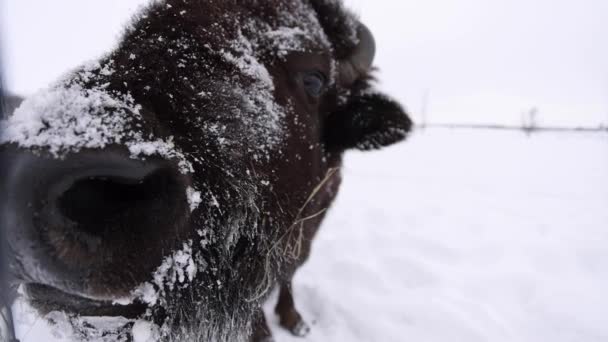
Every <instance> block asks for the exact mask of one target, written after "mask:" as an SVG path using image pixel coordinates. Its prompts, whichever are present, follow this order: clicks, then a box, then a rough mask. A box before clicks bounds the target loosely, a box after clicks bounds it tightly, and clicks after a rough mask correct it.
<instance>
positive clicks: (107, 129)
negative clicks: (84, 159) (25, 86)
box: [0, 85, 140, 156]
mask: <svg viewBox="0 0 608 342" xmlns="http://www.w3.org/2000/svg"><path fill="white" fill-rule="evenodd" d="M139 110H140V107H139V106H137V105H135V104H134V103H133V99H132V98H131V97H130V96H129V95H124V96H122V97H117V96H113V95H110V94H108V93H107V92H105V91H103V90H100V89H84V88H82V87H80V86H78V85H74V86H71V87H68V88H64V87H56V88H51V89H49V90H43V91H40V92H39V93H37V94H36V95H34V96H32V97H30V98H28V99H27V100H25V101H24V102H23V104H22V105H21V106H20V107H19V108H17V109H16V110H15V112H14V114H13V115H12V116H11V117H10V118H9V119H7V120H6V121H4V122H3V123H2V127H1V128H2V130H3V132H2V135H1V136H0V143H16V144H18V145H19V146H20V147H23V148H35V147H37V148H42V147H46V148H48V150H49V152H50V153H52V154H53V155H55V156H59V155H60V154H63V153H66V152H70V151H74V152H75V151H78V150H80V149H82V148H104V147H105V146H106V145H108V144H113V143H120V142H121V140H123V138H124V127H125V125H126V123H127V121H128V115H131V116H133V115H134V116H138V115H139Z"/></svg>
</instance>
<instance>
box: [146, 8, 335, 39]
mask: <svg viewBox="0 0 608 342" xmlns="http://www.w3.org/2000/svg"><path fill="white" fill-rule="evenodd" d="M155 10H156V12H157V13H159V12H160V13H162V14H161V15H160V17H161V18H162V19H161V20H163V21H167V22H172V24H169V25H170V26H172V27H171V28H170V29H175V27H180V26H181V27H180V29H184V28H188V29H192V30H194V31H195V34H196V36H197V37H199V38H200V39H201V40H203V41H205V42H207V43H209V44H210V46H212V47H213V48H226V47H228V48H229V47H230V46H232V45H234V43H235V42H236V43H238V40H241V39H242V38H243V37H245V38H246V39H247V40H249V41H252V42H253V43H254V44H255V45H257V46H260V47H261V46H263V47H267V48H269V49H272V50H273V51H277V50H291V51H293V50H296V51H303V50H305V49H331V44H330V43H329V40H328V38H327V35H326V34H325V32H324V30H323V27H322V25H321V24H320V23H319V20H318V16H317V13H316V12H315V10H314V8H313V7H312V6H311V5H310V3H309V2H308V1H298V0H295V1H294V0H289V1H284V0H257V1H251V0H249V1H203V0H200V1H185V0H169V1H167V2H166V3H160V4H157V7H156V8H155ZM167 19H170V20H167Z"/></svg>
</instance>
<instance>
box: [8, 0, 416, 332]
mask: <svg viewBox="0 0 608 342" xmlns="http://www.w3.org/2000/svg"><path fill="white" fill-rule="evenodd" d="M374 54H375V43H374V38H373V36H372V34H371V32H370V31H369V29H368V28H366V26H364V25H363V24H362V23H360V21H359V20H358V19H357V17H356V16H355V15H353V14H352V12H350V11H349V10H348V9H346V8H345V6H344V5H343V4H342V2H341V1H339V0H255V1H241V0H222V1H217V0H162V1H161V0H159V1H153V2H152V3H151V4H149V5H148V6H147V7H146V8H145V9H143V10H142V11H141V12H140V13H139V14H138V15H137V16H136V17H135V18H134V20H133V22H132V23H131V24H130V25H129V26H128V28H127V29H126V30H125V33H124V35H123V37H122V38H121V40H120V42H119V44H118V45H117V47H116V48H114V49H113V50H112V51H111V52H109V53H108V54H107V55H105V56H103V57H102V58H100V59H99V60H98V61H95V62H91V63H87V64H85V65H84V66H81V67H79V68H77V69H75V70H74V71H72V72H70V73H69V74H67V75H66V76H65V77H63V78H62V79H61V80H59V81H57V82H56V83H55V84H53V85H52V86H50V87H49V88H48V89H45V90H43V91H40V92H38V93H37V94H35V95H33V96H31V97H30V98H28V99H26V100H25V101H24V102H23V103H21V105H19V106H18V108H17V109H16V110H14V113H13V114H12V115H10V116H9V117H8V118H6V119H5V120H4V121H3V124H2V129H3V133H2V136H1V139H0V143H2V147H1V154H2V166H1V168H0V179H1V182H2V185H1V189H0V190H1V191H0V194H1V195H0V196H1V201H0V202H1V203H0V222H1V225H2V228H3V229H5V230H6V231H7V234H8V240H9V241H8V243H9V247H10V250H11V252H12V253H11V254H12V255H13V257H12V260H11V269H12V272H13V273H14V274H15V277H16V279H17V280H16V281H17V282H18V283H19V284H22V285H23V286H22V288H23V292H24V293H25V296H26V298H27V300H28V301H29V303H31V305H32V306H34V307H35V308H36V309H37V310H38V311H39V312H40V313H41V314H49V313H52V315H48V316H47V317H51V318H53V319H57V317H58V315H60V314H58V313H63V315H64V316H62V317H67V319H68V321H69V323H71V325H72V326H73V328H74V334H75V336H77V337H79V338H81V339H83V340H87V339H89V338H92V337H94V336H100V335H99V334H102V335H103V336H104V338H108V336H115V339H116V340H120V341H122V340H125V339H130V338H132V337H133V336H131V335H137V334H140V335H141V334H142V331H144V332H146V333H148V334H152V336H154V337H155V338H156V339H158V340H166V341H263V340H271V333H270V330H269V329H268V327H267V325H266V322H265V318H264V315H263V313H262V310H261V304H262V303H263V302H264V300H265V299H267V297H268V295H269V293H270V292H272V291H273V289H275V288H278V289H279V300H278V304H277V306H276V313H277V314H278V316H279V318H280V324H281V325H282V326H283V327H285V328H286V329H289V330H290V331H291V332H293V333H294V334H296V335H303V334H305V333H306V332H307V331H308V327H307V325H306V323H305V322H304V321H303V319H302V317H301V316H300V314H299V313H298V311H297V310H296V308H295V306H294V299H293V296H292V287H291V279H292V277H293V275H294V273H295V271H296V269H297V268H298V267H299V266H300V265H301V264H302V263H303V262H304V261H305V260H306V259H307V257H308V255H309V252H310V248H311V242H312V240H313V238H314V236H315V233H316V232H317V230H318V228H319V226H320V224H321V222H322V220H323V218H324V216H325V214H326V213H327V210H328V209H329V207H330V206H331V204H332V201H333V200H334V198H335V197H336V194H337V193H338V188H339V186H340V179H341V178H340V168H341V165H342V155H343V153H344V152H345V151H346V150H349V149H359V150H373V149H378V148H381V147H383V146H387V145H390V144H393V143H396V142H399V141H401V140H402V139H404V138H405V137H406V136H407V134H408V132H409V131H410V129H411V126H412V122H411V121H410V119H409V118H408V116H407V114H406V112H405V111H404V110H403V108H402V107H401V106H400V105H399V104H398V103H397V102H395V101H394V100H392V99H390V98H389V97H388V96H386V95H384V94H382V93H380V92H378V91H377V90H375V88H374V85H373V83H374V78H373V68H372V63H373V58H374ZM13 100H14V99H13ZM379 167H380V166H379ZM100 316H103V317H122V318H123V319H122V320H121V322H122V323H121V324H119V325H117V326H114V327H113V328H112V329H110V330H111V331H109V330H108V331H104V332H101V333H100V332H99V331H98V330H99V329H102V328H99V327H96V326H95V325H94V324H90V323H87V322H86V319H85V317H100ZM136 340H137V339H136Z"/></svg>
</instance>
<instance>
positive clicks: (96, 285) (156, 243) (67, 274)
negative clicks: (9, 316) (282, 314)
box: [1, 147, 190, 299]
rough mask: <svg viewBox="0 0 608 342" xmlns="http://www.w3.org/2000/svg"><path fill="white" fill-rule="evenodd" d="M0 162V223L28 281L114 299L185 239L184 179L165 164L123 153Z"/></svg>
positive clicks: (19, 153)
mask: <svg viewBox="0 0 608 342" xmlns="http://www.w3.org/2000/svg"><path fill="white" fill-rule="evenodd" d="M4 158H5V160H10V165H11V168H10V169H9V170H6V171H5V172H3V175H4V176H5V177H3V178H4V184H3V190H4V191H5V193H6V196H4V198H5V200H4V202H3V203H1V205H2V210H1V212H2V218H1V219H2V221H3V222H2V223H3V226H6V227H7V228H8V229H9V231H10V232H9V233H10V234H9V236H11V237H12V239H11V241H10V243H11V246H12V248H13V249H14V250H16V251H19V253H18V258H19V260H17V261H18V262H17V264H18V265H19V266H20V267H18V273H20V274H18V276H20V277H21V278H23V279H24V280H25V281H26V282H30V283H37V284H44V285H48V286H51V287H54V288H57V289H59V290H62V291H65V292H68V293H74V294H79V295H83V296H86V297H90V298H95V299H114V298H117V297H121V296H124V295H127V294H128V293H129V291H130V290H132V289H133V288H134V287H135V286H137V285H138V284H139V283H141V282H144V281H146V280H148V278H149V277H150V274H151V273H152V272H153V271H154V269H155V267H157V266H158V265H159V264H160V263H161V262H162V258H163V255H164V254H166V253H168V252H169V251H171V250H172V249H173V248H174V246H175V245H176V242H177V240H178V239H180V238H187V234H186V226H187V220H188V219H189V213H190V210H189V206H188V203H187V200H186V188H187V184H188V179H186V177H185V176H183V175H182V174H181V173H180V172H179V170H178V168H177V167H176V166H175V165H174V163H172V162H170V161H167V160H163V159H160V158H158V159H157V158H150V159H148V160H146V161H140V160H134V159H131V158H130V157H129V155H128V154H127V153H125V151H123V150H122V149H121V148H119V147H116V148H108V149H104V150H87V151H84V150H83V151H80V152H78V153H72V154H69V155H67V156H65V157H64V158H62V159H55V158H52V157H46V156H44V154H41V155H40V154H33V153H31V152H29V151H23V150H16V149H13V150H12V151H10V152H8V153H6V154H5V156H4Z"/></svg>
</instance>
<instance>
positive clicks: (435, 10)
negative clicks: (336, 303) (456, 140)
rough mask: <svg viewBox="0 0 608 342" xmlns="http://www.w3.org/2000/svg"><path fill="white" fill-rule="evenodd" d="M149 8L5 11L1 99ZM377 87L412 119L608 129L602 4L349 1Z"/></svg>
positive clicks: (607, 44)
mask: <svg viewBox="0 0 608 342" xmlns="http://www.w3.org/2000/svg"><path fill="white" fill-rule="evenodd" d="M145 2H146V1H145V0H52V1H45V0H4V3H3V5H2V6H3V7H4V8H3V10H2V15H3V17H2V19H1V20H0V25H2V29H3V32H4V37H3V41H4V49H5V50H6V51H4V60H5V69H6V73H7V78H8V79H7V84H8V88H9V89H10V90H12V91H14V92H17V93H23V94H28V93H32V92H33V91H35V90H36V89H38V88H41V87H44V86H45V85H47V84H48V83H49V82H51V81H52V80H54V79H55V78H57V77H58V76H60V75H61V74H62V73H64V72H65V71H67V70H69V69H71V68H73V67H75V66H76V65H78V64H80V63H82V62H83V61H86V60H89V59H92V58H95V57H97V56H99V55H100V54H102V53H103V52H105V51H107V50H108V49H109V48H111V47H112V46H113V44H114V43H115V41H116V39H117V38H118V37H119V36H120V32H121V30H122V27H123V26H124V23H125V22H126V21H128V20H129V18H130V16H131V15H132V13H133V12H134V11H135V10H136V9H137V7H138V5H139V4H142V3H145ZM347 2H348V3H349V4H352V7H353V8H354V9H355V10H356V12H357V13H358V14H359V15H360V16H361V17H362V19H363V21H364V22H365V23H366V24H367V25H368V26H369V27H370V28H371V29H372V31H374V33H375V35H376V38H377V40H378V46H379V51H378V58H377V65H378V67H380V68H381V74H380V80H381V81H382V82H381V84H380V86H381V87H382V88H383V89H385V90H387V91H388V92H390V93H391V94H392V95H393V96H395V97H397V98H399V99H400V100H401V101H402V102H403V103H404V104H405V105H406V106H407V107H408V108H409V109H410V111H411V112H412V113H413V115H414V117H416V118H417V119H418V120H420V116H421V112H422V110H423V108H424V107H425V106H424V103H425V101H424V99H425V98H427V101H426V103H427V105H426V107H427V115H428V118H429V121H432V122H492V123H510V124H518V123H519V122H520V120H521V115H522V113H523V112H526V111H529V110H530V109H532V108H537V109H538V111H539V116H540V119H541V121H542V122H543V123H545V124H557V125H599V124H600V123H605V124H608V1H607V0H374V1H372V0H348V1H347ZM425 94H426V95H425Z"/></svg>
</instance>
